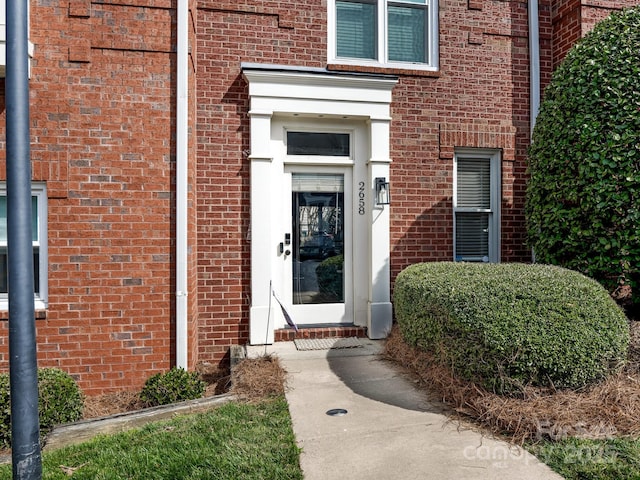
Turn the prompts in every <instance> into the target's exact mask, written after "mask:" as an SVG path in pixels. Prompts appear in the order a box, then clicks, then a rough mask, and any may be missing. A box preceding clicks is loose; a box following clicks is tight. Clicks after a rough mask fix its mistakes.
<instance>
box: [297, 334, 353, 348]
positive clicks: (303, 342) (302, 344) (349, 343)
mask: <svg viewBox="0 0 640 480" xmlns="http://www.w3.org/2000/svg"><path fill="white" fill-rule="evenodd" d="M293 343H294V344H295V346H296V349H298V350H301V351H303V350H331V349H338V348H362V347H363V345H362V343H361V342H360V339H359V338H357V337H348V338H336V337H333V338H296V339H295V340H294V341H293Z"/></svg>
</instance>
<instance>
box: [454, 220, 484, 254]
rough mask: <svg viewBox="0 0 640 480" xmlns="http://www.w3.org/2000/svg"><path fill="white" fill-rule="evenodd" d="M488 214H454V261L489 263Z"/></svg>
mask: <svg viewBox="0 0 640 480" xmlns="http://www.w3.org/2000/svg"><path fill="white" fill-rule="evenodd" d="M489 217H490V214H489V213H467V212H457V213H456V260H457V261H467V262H488V261H489Z"/></svg>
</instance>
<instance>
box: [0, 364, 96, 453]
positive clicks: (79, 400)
mask: <svg viewBox="0 0 640 480" xmlns="http://www.w3.org/2000/svg"><path fill="white" fill-rule="evenodd" d="M83 409H84V398H83V395H82V392H81V391H80V388H79V387H78V384H77V383H76V381H75V380H74V379H73V377H72V376H71V375H69V374H68V373H67V372H65V371H63V370H60V369H59V368H40V369H38V413H39V417H40V436H41V437H44V436H45V435H46V434H47V433H49V432H50V431H51V430H52V429H53V427H55V426H56V425H60V424H63V423H69V422H75V421H77V420H79V419H80V418H82V411H83ZM0 445H2V446H3V447H7V448H8V447H10V446H11V397H10V386H9V374H8V373H2V374H0Z"/></svg>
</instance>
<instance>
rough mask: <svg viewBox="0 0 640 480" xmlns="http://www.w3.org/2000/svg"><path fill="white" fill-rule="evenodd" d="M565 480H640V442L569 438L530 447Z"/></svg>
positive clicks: (532, 451) (623, 439)
mask: <svg viewBox="0 0 640 480" xmlns="http://www.w3.org/2000/svg"><path fill="white" fill-rule="evenodd" d="M528 448H529V451H531V453H533V454H534V455H536V456H537V457H538V458H539V459H540V460H541V461H542V462H544V463H546V464H547V465H549V466H550V467H551V468H552V469H553V470H555V471H556V472H558V473H559V474H560V475H562V476H563V477H564V478H565V479H566V480H638V479H640V439H637V438H636V439H626V438H614V439H610V440H581V439H576V438H569V439H567V440H563V441H560V442H544V443H540V444H537V445H534V446H530V447H528Z"/></svg>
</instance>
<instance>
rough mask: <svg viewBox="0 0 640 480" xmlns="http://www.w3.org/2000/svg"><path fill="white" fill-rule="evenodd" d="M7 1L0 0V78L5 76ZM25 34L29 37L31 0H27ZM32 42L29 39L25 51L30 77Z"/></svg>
mask: <svg viewBox="0 0 640 480" xmlns="http://www.w3.org/2000/svg"><path fill="white" fill-rule="evenodd" d="M6 15H7V1H6V0H0V78H4V77H5V76H6V66H7V19H6ZM27 17H28V18H27V21H28V23H27V35H28V36H29V38H31V2H29V1H27ZM33 51H34V47H33V43H32V42H31V41H29V43H28V45H27V53H28V55H29V77H31V59H32V58H33Z"/></svg>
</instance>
